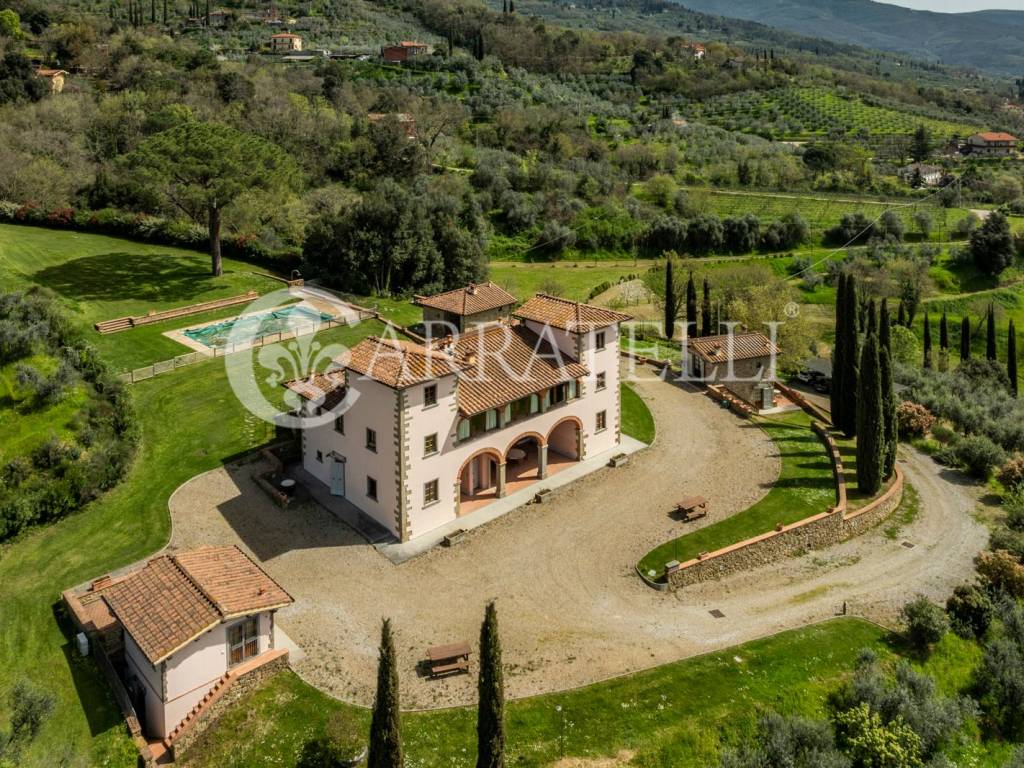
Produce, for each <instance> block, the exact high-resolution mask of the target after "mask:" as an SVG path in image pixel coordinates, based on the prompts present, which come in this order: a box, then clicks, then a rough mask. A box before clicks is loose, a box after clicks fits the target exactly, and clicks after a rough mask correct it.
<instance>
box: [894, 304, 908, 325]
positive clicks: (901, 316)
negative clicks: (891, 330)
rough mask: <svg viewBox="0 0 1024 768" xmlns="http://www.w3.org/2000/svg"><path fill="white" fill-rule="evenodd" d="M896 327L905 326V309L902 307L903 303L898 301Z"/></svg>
mask: <svg viewBox="0 0 1024 768" xmlns="http://www.w3.org/2000/svg"><path fill="white" fill-rule="evenodd" d="M896 325H901V326H904V327H906V325H907V309H906V307H904V306H903V301H902V300H901V301H900V307H899V309H898V310H897V312H896Z"/></svg>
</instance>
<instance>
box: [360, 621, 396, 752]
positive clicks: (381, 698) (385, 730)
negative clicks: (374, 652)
mask: <svg viewBox="0 0 1024 768" xmlns="http://www.w3.org/2000/svg"><path fill="white" fill-rule="evenodd" d="M403 762H404V761H403V758H402V731H401V721H400V720H399V717H398V661H397V659H396V657H395V641H394V638H392V636H391V619H384V624H383V626H382V627H381V631H380V661H379V662H378V665H377V695H376V696H375V697H374V700H373V716H372V719H371V720H370V750H369V754H368V755H367V757H366V766H367V768H402V765H403Z"/></svg>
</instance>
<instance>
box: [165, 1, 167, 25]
mask: <svg viewBox="0 0 1024 768" xmlns="http://www.w3.org/2000/svg"><path fill="white" fill-rule="evenodd" d="M164 24H167V0H164Z"/></svg>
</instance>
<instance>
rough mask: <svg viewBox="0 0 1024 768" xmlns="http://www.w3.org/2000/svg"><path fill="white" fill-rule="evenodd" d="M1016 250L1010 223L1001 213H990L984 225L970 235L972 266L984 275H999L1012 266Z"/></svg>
mask: <svg viewBox="0 0 1024 768" xmlns="http://www.w3.org/2000/svg"><path fill="white" fill-rule="evenodd" d="M1015 253H1016V249H1015V248H1014V246H1013V232H1012V231H1011V230H1010V222H1009V220H1008V219H1007V218H1006V214H1004V213H1003V212H1002V211H992V213H990V214H989V216H988V218H986V219H985V221H984V223H983V224H982V225H981V226H980V227H978V228H977V229H975V230H974V232H972V233H971V256H973V257H974V265H975V266H976V267H977V268H978V269H979V271H981V272H983V273H985V274H986V275H1000V274H1002V272H1003V270H1005V269H1006V268H1007V267H1008V266H1010V265H1011V264H1013V257H1014V255H1015Z"/></svg>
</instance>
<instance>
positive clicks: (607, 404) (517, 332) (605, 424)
mask: <svg viewBox="0 0 1024 768" xmlns="http://www.w3.org/2000/svg"><path fill="white" fill-rule="evenodd" d="M480 288H483V290H482V291H481V292H480V293H483V294H484V296H495V297H499V296H500V294H499V293H498V291H500V289H496V286H493V287H492V286H488V287H486V288H484V287H482V286H481V287H480ZM472 289H473V287H472V286H470V287H469V288H467V289H461V290H463V291H464V298H468V297H471V298H475V297H476V296H479V295H480V293H477V294H474V293H471V292H470V291H471V290H472ZM495 289H496V290H495ZM453 293H457V292H450V293H449V294H442V295H441V296H442V297H448V298H444V299H442V298H441V297H437V296H435V297H426V298H424V297H421V298H419V299H418V303H420V304H421V305H422V306H424V307H425V308H432V307H434V306H435V305H443V306H449V304H448V302H449V300H450V299H451V294H453ZM502 293H503V292H502ZM506 295H507V294H506ZM500 300H501V301H503V302H504V301H506V299H505V298H504V297H503V296H501V297H500ZM468 303H470V304H472V302H468ZM501 306H506V305H504V304H503V305H501ZM492 309H493V308H491V309H487V310H483V311H486V312H490V311H492ZM458 312H461V314H459V315H458V317H459V319H460V320H465V319H466V318H473V317H474V316H475V315H477V314H479V313H478V312H476V311H475V307H470V308H469V309H459V310H458ZM628 319H629V317H628V316H627V315H624V314H621V313H619V312H614V311H611V310H608V309H604V308H601V307H595V306H590V305H587V304H580V303H578V302H574V301H568V300H566V299H562V298H558V297H555V296H548V295H544V294H538V295H537V296H535V297H534V298H532V299H530V300H529V301H527V302H526V303H525V304H524V305H523V306H521V307H520V308H519V309H518V310H515V311H514V312H512V313H511V314H510V315H509V316H505V317H497V318H496V319H495V320H494V321H493V322H489V323H481V324H475V325H473V327H472V328H470V329H468V330H466V331H465V332H463V333H461V334H459V335H453V336H447V337H444V338H440V339H435V340H433V341H427V342H425V343H423V344H417V343H412V342H408V341H400V340H397V339H385V338H378V337H371V338H368V339H365V340H363V341H361V342H360V343H359V344H357V345H355V346H354V347H353V348H352V349H351V350H349V351H348V352H347V353H346V354H344V355H343V356H341V357H340V358H339V359H337V360H335V363H336V365H337V366H338V369H337V370H333V371H330V372H328V373H326V374H322V375H318V376H315V377H313V378H311V379H301V380H296V381H291V382H288V383H287V384H286V386H288V388H289V389H291V390H292V391H294V392H296V393H297V394H299V395H300V396H301V397H302V398H303V399H304V401H305V402H304V410H305V412H306V413H307V414H315V413H322V412H323V411H324V410H331V411H334V409H335V408H338V410H337V411H334V412H336V413H337V416H336V418H335V419H334V420H333V421H331V422H329V423H326V424H321V425H318V426H313V427H309V428H306V429H304V430H303V431H302V456H303V467H304V469H305V470H306V471H307V472H309V473H310V474H312V475H313V476H314V477H315V478H316V479H317V480H319V481H320V482H322V483H324V484H325V485H327V486H329V487H330V492H331V494H332V495H335V496H339V497H343V498H344V499H346V500H347V501H348V502H349V503H351V504H352V505H354V506H355V507H356V508H357V509H358V510H360V512H361V513H362V514H363V515H365V516H366V517H368V518H370V519H372V520H373V521H375V522H376V523H378V524H379V525H381V526H383V527H384V528H385V529H387V530H388V531H390V532H391V534H392V535H393V536H394V537H395V538H397V539H398V540H400V541H402V542H406V541H409V540H411V539H414V538H416V537H419V536H422V535H423V534H425V533H428V532H430V531H432V530H434V529H436V528H438V527H440V526H442V525H445V524H447V523H450V522H451V521H454V520H457V519H458V518H459V517H461V516H464V515H466V514H468V513H470V512H472V511H474V510H476V509H479V508H481V507H483V506H485V505H487V504H489V503H491V502H493V501H495V500H496V499H500V498H503V497H505V496H506V495H507V494H508V493H509V492H510V491H511V490H519V489H521V488H525V487H527V486H529V485H531V484H533V483H536V482H538V481H540V480H543V479H545V478H547V477H548V476H549V475H551V474H554V473H556V472H559V471H562V470H563V469H565V468H567V467H569V466H572V465H573V464H576V463H578V462H581V461H583V460H584V459H586V458H588V457H592V456H596V455H599V454H602V453H604V452H607V451H611V450H612V449H614V448H616V447H617V446H618V445H619V442H620V400H619V326H620V324H621V323H622V322H624V321H625V320H628ZM342 405H347V408H346V407H338V406H342Z"/></svg>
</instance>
